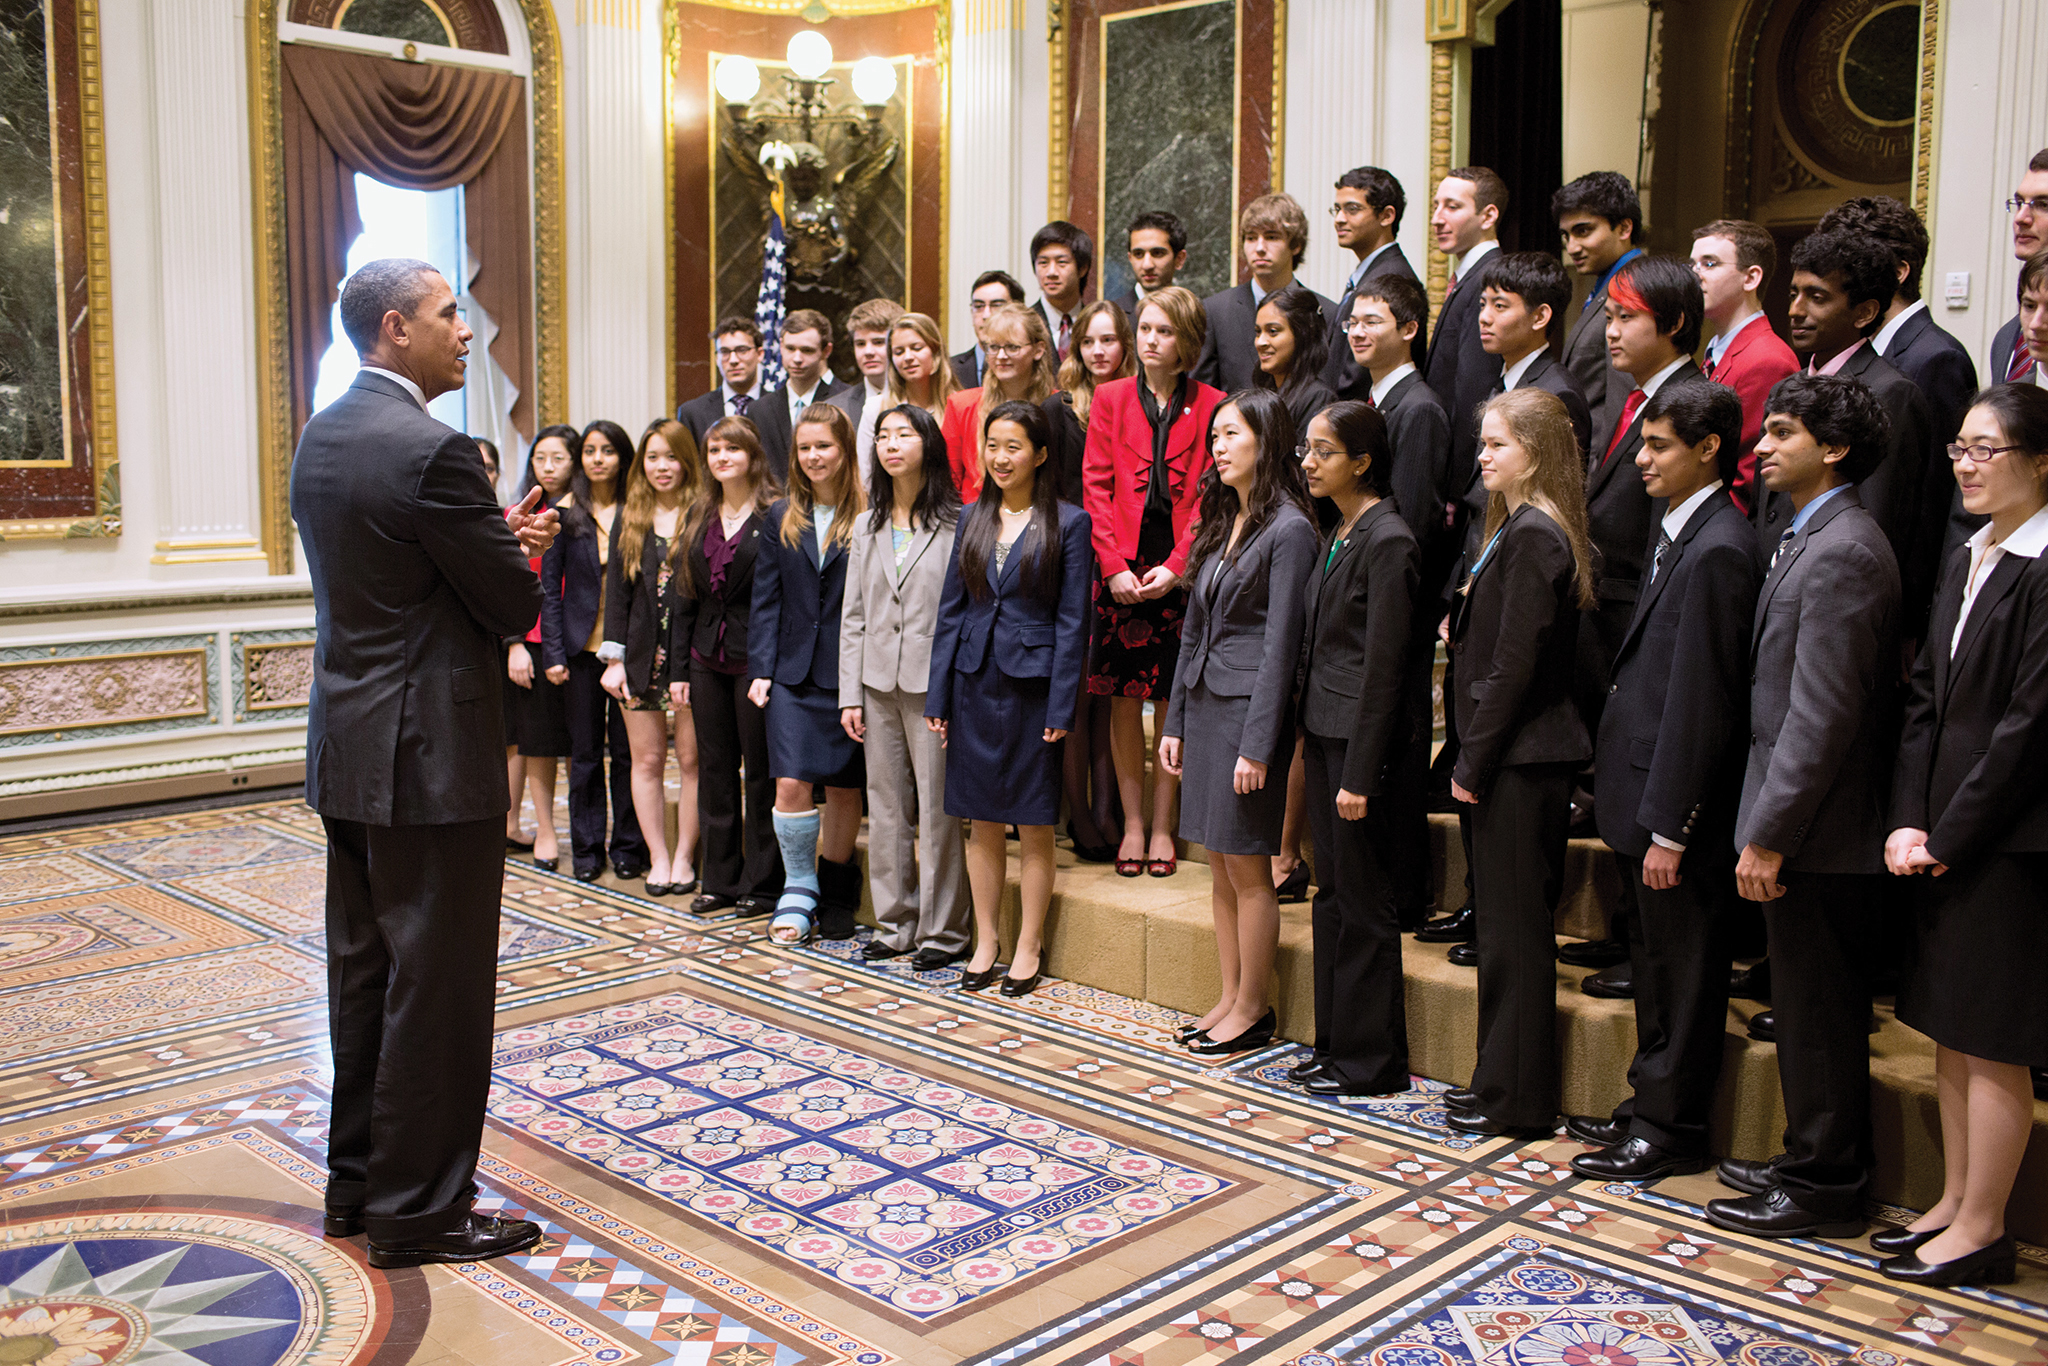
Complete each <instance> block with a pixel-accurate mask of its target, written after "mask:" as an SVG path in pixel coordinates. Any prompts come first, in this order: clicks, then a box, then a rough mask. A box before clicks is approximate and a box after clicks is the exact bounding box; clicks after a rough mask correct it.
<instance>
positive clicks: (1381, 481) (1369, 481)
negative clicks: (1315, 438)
mask: <svg viewBox="0 0 2048 1366" xmlns="http://www.w3.org/2000/svg"><path fill="white" fill-rule="evenodd" d="M1316 417H1319V418H1321V419H1322V420H1323V421H1325V422H1327V423H1329V424H1330V435H1332V436H1334V437H1336V438H1337V444H1338V445H1339V446H1342V447H1343V448H1344V454H1345V455H1347V456H1349V457H1351V459H1353V460H1369V461H1370V462H1371V463H1370V464H1368V465H1367V466H1366V467H1365V468H1364V469H1363V470H1361V471H1359V475H1358V482H1359V483H1360V484H1361V485H1362V486H1363V487H1364V488H1365V489H1366V490H1367V492H1369V493H1371V494H1372V495H1373V496H1374V497H1375V498H1384V497H1386V496H1387V495H1388V494H1390V493H1392V492H1393V491H1394V448H1393V446H1392V445H1391V444H1389V442H1388V440H1387V419H1386V417H1385V416H1384V415H1383V414H1382V413H1381V412H1380V410H1379V409H1377V408H1375V407H1373V406H1372V405H1371V404H1370V403H1360V402H1358V401H1357V400H1356V399H1348V398H1347V399H1339V400H1337V402H1335V403H1332V404H1331V405H1330V406H1329V407H1327V408H1325V409H1323V410H1322V411H1321V412H1320V413H1317V414H1316ZM1309 421H1310V422H1311V423H1313V422H1314V421H1315V418H1310V419H1309ZM1301 440H1302V442H1303V443H1304V444H1306V443H1307V441H1308V433H1307V432H1306V431H1304V432H1302V433H1301ZM1331 534H1332V535H1334V534H1335V533H1334V532H1332V533H1331Z"/></svg>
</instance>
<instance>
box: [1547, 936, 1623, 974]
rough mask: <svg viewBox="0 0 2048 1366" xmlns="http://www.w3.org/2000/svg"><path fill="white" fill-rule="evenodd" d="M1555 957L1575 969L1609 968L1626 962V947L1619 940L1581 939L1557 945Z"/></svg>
mask: <svg viewBox="0 0 2048 1366" xmlns="http://www.w3.org/2000/svg"><path fill="white" fill-rule="evenodd" d="M1557 957H1558V961H1559V962H1561V963H1569V964H1571V966H1573V967H1575V968H1611V967H1613V966H1614V965H1615V964H1616V963H1626V962H1627V961H1628V945H1626V944H1624V943H1622V942H1621V941H1620V940H1619V939H1582V940H1579V941H1578V942H1576V943H1571V944H1560V945H1558V946H1557Z"/></svg>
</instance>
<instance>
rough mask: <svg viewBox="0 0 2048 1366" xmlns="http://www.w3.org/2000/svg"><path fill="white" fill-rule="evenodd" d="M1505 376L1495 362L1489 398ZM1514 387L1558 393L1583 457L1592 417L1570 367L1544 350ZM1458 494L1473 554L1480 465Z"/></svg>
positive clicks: (1481, 513) (1479, 518) (1481, 517)
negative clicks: (1462, 500) (1566, 366)
mask: <svg viewBox="0 0 2048 1366" xmlns="http://www.w3.org/2000/svg"><path fill="white" fill-rule="evenodd" d="M1506 377H1507V367H1506V366H1505V365H1501V364H1499V363H1498V362H1496V373H1495V375H1494V381H1493V390H1492V393H1490V394H1489V395H1488V397H1489V398H1491V397H1492V396H1493V395H1494V394H1504V393H1506V392H1507V390H1505V389H1503V388H1502V387H1501V383H1500V382H1501V380H1503V379H1505V378H1506ZM1515 387H1516V388H1517V389H1541V390H1543V391H1544V392H1545V393H1547V394H1555V395H1557V400H1558V402H1560V403H1562V404H1564V412H1565V416H1566V417H1568V418H1570V419H1571V423H1572V435H1573V436H1575V437H1577V438H1578V442H1579V459H1580V460H1581V461H1583V460H1585V459H1586V453H1587V450H1588V443H1589V442H1590V441H1591V440H1592V431H1593V418H1592V414H1591V413H1590V412H1588V411H1587V409H1586V398H1585V395H1583V394H1581V393H1580V392H1579V383H1578V381H1577V380H1575V379H1573V378H1572V374H1571V371H1569V370H1567V369H1565V368H1564V367H1563V366H1562V365H1559V364H1558V363H1557V362H1556V361H1554V360H1552V359H1551V358H1550V354H1549V353H1548V352H1543V353H1541V354H1539V355H1538V356H1537V357H1536V359H1535V360H1532V361H1530V362H1529V368H1528V369H1526V370H1524V371H1523V372H1522V377H1521V379H1520V380H1519V381H1517V382H1516V384H1515ZM1461 496H1462V497H1463V499H1464V502H1465V508H1466V513H1467V516H1468V517H1469V518H1470V519H1471V520H1470V521H1468V522H1467V523H1466V533H1465V548H1466V550H1467V552H1468V553H1469V554H1472V555H1475V556H1476V555H1477V554H1478V553H1479V547H1478V546H1477V545H1475V544H1473V542H1474V540H1475V538H1476V537H1477V536H1478V535H1479V527H1480V525H1481V524H1482V523H1483V522H1484V521H1485V520H1486V485H1485V484H1484V483H1482V482H1481V481H1480V478H1479V467H1478V466H1477V465H1476V464H1475V465H1474V466H1473V468H1472V477H1471V478H1470V479H1468V480H1466V481H1465V488H1464V490H1463V492H1462V495H1461Z"/></svg>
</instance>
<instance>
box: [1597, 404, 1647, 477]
mask: <svg viewBox="0 0 2048 1366" xmlns="http://www.w3.org/2000/svg"><path fill="white" fill-rule="evenodd" d="M1647 397H1648V396H1647V395H1646V394H1644V393H1643V391H1642V390H1640V389H1631V390H1629V391H1628V397H1627V398H1625V399H1623V400H1622V401H1621V421H1619V422H1617V423H1615V424H1614V435H1613V436H1610V437H1608V438H1607V454H1605V455H1603V456H1601V457H1600V463H1601V464H1603V465H1604V464H1606V463H1607V462H1608V461H1609V460H1611V459H1613V458H1614V452H1615V450H1616V449H1617V448H1618V447H1619V446H1620V445H1621V439H1622V437H1624V436H1626V435H1628V429H1629V424H1630V423H1632V422H1634V421H1635V420H1636V414H1637V413H1639V412H1641V411H1642V407H1643V401H1644V399H1645V398H1647Z"/></svg>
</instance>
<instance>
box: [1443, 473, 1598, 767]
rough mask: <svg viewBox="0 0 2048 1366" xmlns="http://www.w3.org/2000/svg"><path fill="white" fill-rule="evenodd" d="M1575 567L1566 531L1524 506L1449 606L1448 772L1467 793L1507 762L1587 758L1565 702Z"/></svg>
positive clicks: (1574, 628) (1580, 730)
mask: <svg viewBox="0 0 2048 1366" xmlns="http://www.w3.org/2000/svg"><path fill="white" fill-rule="evenodd" d="M1577 573H1578V571H1577V567H1576V565H1575V564H1574V562H1573V560H1572V546H1571V542H1570V541H1569V540H1568V539H1567V538H1566V537H1565V534H1564V528H1562V527H1560V526H1559V525H1558V524H1557V523H1556V522H1555V521H1553V520H1552V519H1551V517H1550V514H1549V513H1547V512H1545V511H1543V510H1542V509H1541V508H1539V507H1537V506H1535V505H1534V504H1530V503H1525V504H1523V505H1522V506H1521V507H1520V508H1518V509H1516V511H1515V513H1514V515H1513V516H1511V517H1509V518H1508V520H1507V522H1506V523H1505V524H1504V525H1503V526H1502V527H1501V531H1500V539H1499V541H1498V542H1497V543H1495V545H1494V547H1493V553H1492V554H1490V555H1487V556H1486V558H1485V559H1484V560H1483V561H1482V562H1481V564H1480V566H1479V572H1478V573H1477V574H1476V575H1475V576H1474V577H1473V579H1472V584H1471V587H1470V589H1469V590H1468V591H1466V592H1463V593H1460V594H1458V595H1457V598H1456V601H1455V602H1454V603H1453V604H1452V607H1451V648H1452V649H1453V650H1454V651H1456V652H1457V662H1456V664H1455V666H1454V668H1455V672H1454V678H1455V681H1456V683H1457V696H1456V698H1455V700H1454V705H1455V706H1456V707H1457V715H1458V743H1459V749H1458V764H1457V768H1456V769H1455V770H1454V772H1453V775H1452V776H1453V777H1455V778H1456V779H1457V781H1458V784H1459V786H1461V787H1463V788H1464V789H1465V790H1466V791H1468V792H1472V793H1476V794H1477V795H1479V796H1482V797H1483V796H1485V795H1486V792H1487V789H1489V788H1490V787H1492V785H1493V778H1494V774H1495V773H1496V772H1497V771H1498V770H1500V769H1502V768H1505V767H1507V766H1509V765H1514V764H1545V763H1582V762H1584V761H1585V760H1586V759H1589V758H1591V757H1592V754H1593V743H1592V741H1591V739H1590V738H1588V736H1587V735H1586V723H1585V722H1584V721H1582V720H1580V719H1579V709H1578V707H1577V706H1576V705H1574V704H1573V702H1572V682H1573V678H1574V674H1575V668H1574V660H1575V657H1576V655H1577V652H1578V648H1579V606H1578V578H1577Z"/></svg>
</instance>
